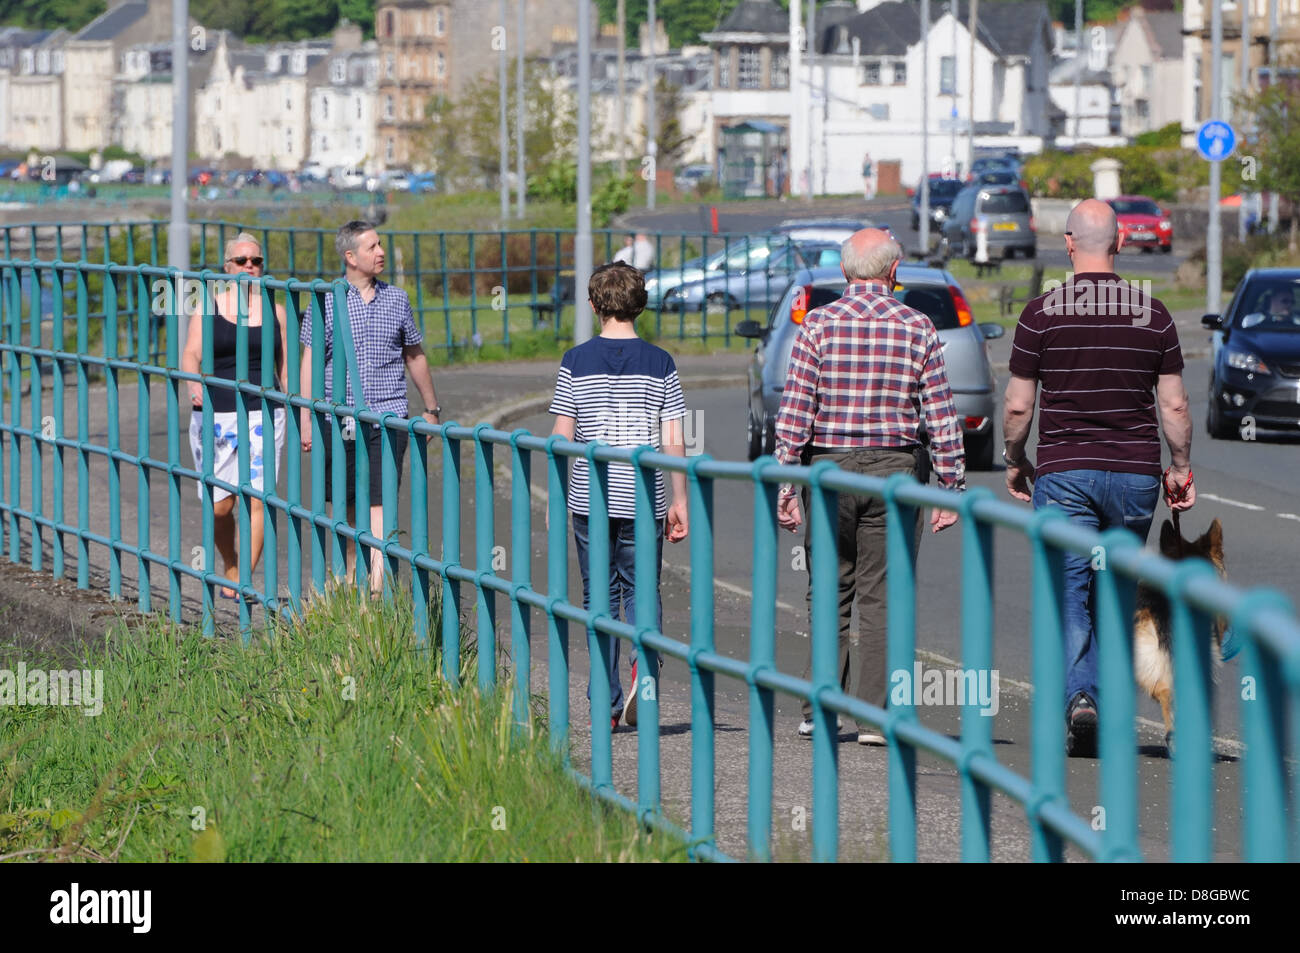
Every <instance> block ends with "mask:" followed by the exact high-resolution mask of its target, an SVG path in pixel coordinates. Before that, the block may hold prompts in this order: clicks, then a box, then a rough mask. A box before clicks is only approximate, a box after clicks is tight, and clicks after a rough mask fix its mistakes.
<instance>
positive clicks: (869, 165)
mask: <svg viewBox="0 0 1300 953" xmlns="http://www.w3.org/2000/svg"><path fill="white" fill-rule="evenodd" d="M862 197H863V198H864V199H866V200H867V201H868V202H870V201H871V200H872V199H873V198H875V197H876V167H875V164H874V163H873V162H872V161H871V153H870V152H868V153H867V154H866V155H864V156H863V157H862Z"/></svg>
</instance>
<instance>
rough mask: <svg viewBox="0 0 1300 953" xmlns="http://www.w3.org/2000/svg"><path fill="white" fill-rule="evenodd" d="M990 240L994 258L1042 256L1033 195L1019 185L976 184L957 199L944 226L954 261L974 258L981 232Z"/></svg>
mask: <svg viewBox="0 0 1300 953" xmlns="http://www.w3.org/2000/svg"><path fill="white" fill-rule="evenodd" d="M981 230H983V231H984V233H985V236H986V238H987V240H988V245H987V247H988V252H989V257H990V258H1011V257H1013V256H1014V255H1015V253H1016V252H1020V253H1021V254H1023V255H1024V256H1025V257H1026V258H1033V257H1035V256H1036V255H1037V254H1038V231H1037V226H1036V225H1035V224H1034V216H1033V212H1032V211H1031V210H1030V205H1029V194H1028V193H1027V192H1025V190H1024V189H1022V188H1020V186H1018V185H981V184H979V183H973V184H971V185H968V186H966V188H964V189H962V190H961V192H959V193H958V194H957V198H955V199H954V200H953V203H952V211H951V212H950V213H949V215H948V217H947V219H946V220H945V221H944V223H943V237H944V240H945V241H946V242H947V243H948V253H949V255H950V256H952V257H954V258H974V257H975V250H976V248H977V247H978V241H979V235H978V233H979V231H981Z"/></svg>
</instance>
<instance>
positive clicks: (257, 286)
mask: <svg viewBox="0 0 1300 953" xmlns="http://www.w3.org/2000/svg"><path fill="white" fill-rule="evenodd" d="M225 251H226V254H225V264H224V270H225V272H226V274H228V275H232V276H236V278H235V279H234V280H229V281H222V282H219V283H218V285H217V288H218V290H217V291H216V292H215V293H214V294H213V295H212V298H211V301H212V310H213V312H214V313H213V314H211V315H207V314H200V313H195V314H193V315H191V320H190V325H189V334H188V336H187V339H186V342H185V351H184V353H183V354H182V355H181V370H183V371H187V372H189V373H191V374H198V373H200V367H201V366H202V365H201V362H202V359H203V324H204V322H205V321H206V322H211V326H212V376H213V377H222V378H226V379H228V380H235V368H236V363H235V362H236V359H237V355H236V349H237V343H238V337H237V329H238V324H239V323H240V322H243V323H244V324H246V326H247V328H248V334H247V345H248V377H247V380H248V381H250V382H252V383H254V384H258V385H260V384H261V383H262V361H263V353H262V320H263V305H262V293H261V282H260V280H259V279H260V278H261V277H262V266H263V264H264V263H265V262H264V259H263V257H262V248H261V246H260V245H259V244H258V241H257V239H256V238H254V237H253V236H252V235H250V234H248V233H247V232H240V233H239V234H238V235H236V236H235V237H234V238H232V239H231V240H230V241H228V242H226V249H225ZM241 275H248V276H249V277H250V278H251V279H252V280H248V279H243V280H240V279H239V278H238V276H241ZM275 323H276V333H275V356H274V361H275V365H274V367H275V370H274V377H275V382H276V384H275V386H276V388H277V389H278V390H284V389H285V385H286V378H285V340H286V338H285V312H284V306H283V305H279V304H277V305H276V306H275ZM189 391H190V403H191V404H192V405H193V412H192V414H191V416H190V449H191V450H192V451H193V453H194V467H195V469H197V470H200V471H202V469H203V387H202V385H201V384H199V383H198V382H196V381H191V382H190V383H189ZM209 393H210V395H211V400H212V456H213V460H212V473H213V475H214V476H215V477H216V478H217V479H219V480H222V481H223V482H225V483H230V484H234V485H238V484H239V442H240V441H241V440H245V439H246V440H248V442H249V443H248V460H249V480H250V482H251V483H252V485H253V488H254V489H256V490H261V489H262V485H263V483H262V475H263V473H264V472H265V458H264V457H263V446H264V436H263V434H264V430H263V423H262V411H261V407H260V403H261V402H260V400H258V399H257V398H255V397H252V396H250V395H248V394H245V395H244V400H245V407H246V408H247V409H248V432H247V433H239V432H237V431H238V429H239V424H238V414H237V413H236V405H235V392H234V390H232V389H229V388H226V387H211V388H209ZM273 417H274V421H273V425H272V430H273V433H274V440H275V473H276V475H277V476H278V475H279V472H280V456H281V450H282V449H283V447H284V408H283V407H276V408H275V411H274V414H273ZM198 489H199V497H200V499H201V498H202V495H203V488H202V486H200V487H199V488H198ZM249 511H250V512H249V516H250V519H249V528H250V534H249V553H250V556H251V561H252V564H251V565H250V566H249V569H248V571H249V577H250V578H251V577H252V574H253V572H255V571H256V569H257V564H258V561H259V560H260V559H261V557H262V504H261V502H260V501H256V500H255V501H254V502H253V505H252V506H251V507H250V508H249ZM212 515H213V533H212V535H213V541H214V542H215V543H216V546H217V550H218V552H220V553H221V559H222V562H223V563H224V564H225V565H224V571H223V572H224V575H225V577H226V578H227V579H229V580H230V581H231V582H233V583H235V584H236V585H237V584H238V582H239V547H238V540H237V539H236V535H235V534H236V522H235V498H234V497H233V496H231V495H230V494H229V493H228V492H226V491H225V490H223V489H220V488H219V487H213V488H212ZM219 593H220V595H221V597H222V598H223V599H234V600H236V601H238V599H239V593H238V591H237V589H235V588H232V587H230V586H222V587H221V589H220V590H219Z"/></svg>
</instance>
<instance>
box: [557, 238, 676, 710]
mask: <svg viewBox="0 0 1300 953" xmlns="http://www.w3.org/2000/svg"><path fill="white" fill-rule="evenodd" d="M587 295H588V298H589V299H590V301H591V308H592V310H593V311H594V312H595V314H596V316H597V317H598V318H599V319H600V334H599V336H597V337H594V338H592V339H591V340H590V341H588V342H586V343H585V344H579V345H578V346H577V347H575V348H571V349H570V350H569V351H567V352H566V353H565V355H564V358H563V360H562V361H561V362H560V370H559V373H558V375H557V376H556V381H555V397H554V399H553V400H552V401H551V413H552V414H554V415H555V428H554V430H552V433H556V434H559V435H560V436H562V437H564V438H566V439H568V440H573V441H576V442H577V443H586V442H588V441H591V440H600V441H603V442H604V443H607V444H610V445H611V446H615V447H640V446H647V445H648V446H651V447H654V448H655V449H656V450H662V452H663V453H667V454H672V455H673V456H678V457H685V456H686V444H685V439H684V435H683V429H684V428H683V424H682V421H683V418H685V416H686V403H685V400H684V399H683V397H682V387H681V382H680V381H679V380H678V378H677V366H676V365H675V364H674V363H673V359H672V357H671V356H670V355H669V354H668V352H667V351H665V350H663V349H661V348H658V347H655V346H654V345H653V344H650V343H648V342H646V341H643V340H642V339H641V338H639V337H638V336H637V333H636V328H635V326H634V324H633V322H634V321H635V320H636V318H637V315H639V314H640V313H641V312H642V311H643V310H645V305H646V290H645V279H644V278H643V277H642V275H641V273H640V271H638V270H637V269H635V268H632V267H630V266H629V265H627V264H624V263H622V262H614V263H611V264H608V265H602V266H601V267H600V268H597V269H596V270H595V271H594V272H592V275H591V281H590V282H589V284H588V285H587ZM608 477H609V479H608V487H607V490H606V503H607V505H608V510H609V559H610V564H609V567H608V570H607V571H608V572H609V610H610V615H611V616H612V617H613V618H614V619H619V618H621V619H622V620H623V621H624V622H627V623H630V624H635V625H637V626H645V625H650V624H653V625H654V626H655V628H657V629H659V630H660V631H662V630H663V603H662V600H661V599H659V569H660V564H661V563H662V561H663V541H664V536H665V530H664V519H665V517H667V538H668V541H669V542H670V543H677V542H681V541H682V540H683V539H685V538H686V536H687V530H688V525H689V523H688V518H687V508H686V475H685V474H683V473H674V474H673V475H672V484H673V499H672V505H671V506H670V505H668V502H667V499H666V497H665V494H664V478H663V473H661V472H656V473H655V485H654V490H653V493H654V500H653V505H654V515H655V534H656V540H657V547H658V549H657V553H656V555H655V577H654V579H653V580H650V579H642V580H638V579H637V578H636V534H635V531H634V523H635V520H634V519H633V518H634V517H635V516H636V503H635V496H634V494H635V484H634V475H633V471H632V467H631V466H629V465H627V464H617V463H611V464H610V465H609V470H608ZM589 486H590V473H589V472H588V468H587V461H586V460H585V459H583V458H582V457H579V458H577V459H576V460H574V461H573V466H572V469H571V470H570V471H569V487H568V490H569V493H568V497H569V512H570V513H571V514H572V516H573V537H574V543H575V544H576V547H577V550H578V568H579V570H580V571H581V572H582V605H583V607H584V608H588V607H589V606H590V598H591V575H592V572H597V573H602V572H605V571H606V569H605V567H601V566H596V567H590V568H589V567H588V564H587V563H588V525H589V524H588V518H589V515H590V502H589V501H590V497H589ZM638 582H640V584H641V585H643V586H648V585H653V586H654V588H655V596H656V603H657V604H658V606H659V608H658V611H657V612H656V615H655V618H654V619H652V620H650V619H636V618H635V612H636V586H637V583H638ZM612 641H613V647H612V651H611V653H610V663H609V699H610V705H611V711H610V712H606V713H599V712H596V713H593V717H603V716H604V715H609V716H610V723H611V725H612V726H614V727H617V725H618V720H619V717H620V715H621V716H623V717H624V718H625V720H626V722H627V724H629V725H635V724H636V701H637V694H638V692H637V659H636V655H635V654H632V683H631V690H630V691H629V692H628V693H627V695H626V698H625V696H624V693H623V686H622V683H621V680H620V678H619V673H618V656H619V641H620V640H619V639H613V640H612ZM647 677H649V678H653V679H654V680H655V682H656V684H657V682H658V677H659V673H658V672H651V673H649V674H648V676H647ZM656 690H657V689H656ZM587 698H588V699H590V698H591V684H590V682H588V684H587Z"/></svg>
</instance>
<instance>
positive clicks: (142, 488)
mask: <svg viewBox="0 0 1300 953" xmlns="http://www.w3.org/2000/svg"><path fill="white" fill-rule="evenodd" d="M136 283H137V284H138V291H137V294H136V323H135V327H136V361H138V362H139V365H140V366H139V367H138V368H137V369H136V392H137V398H136V414H135V430H136V451H137V454H138V455H139V457H140V460H141V461H144V460H147V459H149V457H150V456H151V454H150V433H149V429H150V423H151V422H152V420H153V401H152V393H151V391H150V380H149V375H148V374H146V373H145V372H144V370H143V368H144V365H145V364H147V363H148V362H149V343H150V342H149V329H150V327H151V326H152V324H151V322H150V319H149V301H150V296H149V283H148V279H146V278H145V276H144V274H142V273H141V272H138V271H137V272H136ZM152 476H153V475H152V473H150V470H149V467H147V466H145V465H144V463H143V462H140V463H137V464H136V537H137V539H136V545H137V547H138V548H139V554H138V557H137V562H136V577H137V580H138V582H139V585H138V589H139V598H138V601H137V603H136V604H137V605H138V606H139V608H140V611H141V612H152V611H153V585H152V580H151V579H150V578H149V576H150V563H149V560H148V559H147V558H146V557H147V555H148V554H149V553H150V552H151V551H152V549H153V545H152V539H151V538H150V533H149V526H150V517H151V516H152V515H153V500H152V497H151V495H150V484H151V483H152Z"/></svg>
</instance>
